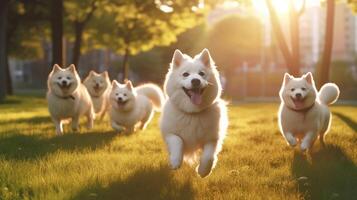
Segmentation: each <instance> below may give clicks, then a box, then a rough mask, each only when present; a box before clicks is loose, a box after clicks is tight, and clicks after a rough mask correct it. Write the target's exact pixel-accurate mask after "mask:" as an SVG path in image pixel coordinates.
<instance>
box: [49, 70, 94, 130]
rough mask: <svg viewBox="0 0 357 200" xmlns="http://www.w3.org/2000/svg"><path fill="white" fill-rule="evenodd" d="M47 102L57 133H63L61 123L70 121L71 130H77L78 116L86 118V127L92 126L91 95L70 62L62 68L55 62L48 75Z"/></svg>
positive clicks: (92, 109)
mask: <svg viewBox="0 0 357 200" xmlns="http://www.w3.org/2000/svg"><path fill="white" fill-rule="evenodd" d="M47 85H48V92H47V102H48V109H49V112H50V115H51V118H52V120H53V122H54V123H55V126H56V133H57V135H61V134H63V123H64V122H65V121H68V120H71V121H72V130H73V131H78V128H79V118H80V116H83V115H84V116H86V117H87V119H88V123H87V127H88V128H92V127H93V120H94V118H95V113H94V108H93V104H92V100H91V97H90V95H89V93H88V91H87V89H86V87H85V86H84V85H83V84H82V83H81V79H80V77H79V75H78V73H77V71H76V68H75V66H74V65H73V64H72V65H70V66H69V67H68V68H65V69H62V68H61V67H60V66H58V65H57V64H55V65H54V66H53V69H52V71H51V72H50V74H49V75H48V81H47Z"/></svg>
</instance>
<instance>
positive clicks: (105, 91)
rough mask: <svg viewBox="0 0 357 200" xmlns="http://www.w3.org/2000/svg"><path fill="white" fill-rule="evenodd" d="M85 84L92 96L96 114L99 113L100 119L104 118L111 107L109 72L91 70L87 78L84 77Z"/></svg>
mask: <svg viewBox="0 0 357 200" xmlns="http://www.w3.org/2000/svg"><path fill="white" fill-rule="evenodd" d="M83 84H84V85H85V86H86V88H87V90H88V92H89V94H90V96H91V98H92V102H93V106H94V111H95V113H96V115H99V116H100V119H103V117H104V115H105V113H106V112H107V110H108V108H109V102H108V100H109V93H110V87H111V84H110V79H109V75H108V72H107V71H105V72H103V73H100V74H98V73H96V72H95V71H90V72H89V75H88V76H87V78H85V79H84V81H83Z"/></svg>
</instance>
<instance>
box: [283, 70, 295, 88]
mask: <svg viewBox="0 0 357 200" xmlns="http://www.w3.org/2000/svg"><path fill="white" fill-rule="evenodd" d="M293 78H294V77H293V76H291V75H290V74H288V73H285V74H284V84H285V85H286V84H288V83H289V81H290V80H291V79H293Z"/></svg>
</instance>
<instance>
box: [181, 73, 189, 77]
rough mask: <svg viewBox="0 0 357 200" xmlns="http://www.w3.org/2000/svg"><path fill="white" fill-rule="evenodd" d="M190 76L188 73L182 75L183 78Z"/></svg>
mask: <svg viewBox="0 0 357 200" xmlns="http://www.w3.org/2000/svg"><path fill="white" fill-rule="evenodd" d="M189 75H190V74H189V73H187V72H185V73H183V74H182V76H183V77H187V76H189Z"/></svg>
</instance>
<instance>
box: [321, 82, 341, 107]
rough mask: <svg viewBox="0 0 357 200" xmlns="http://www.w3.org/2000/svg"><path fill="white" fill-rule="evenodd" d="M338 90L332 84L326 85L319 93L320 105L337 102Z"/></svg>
mask: <svg viewBox="0 0 357 200" xmlns="http://www.w3.org/2000/svg"><path fill="white" fill-rule="evenodd" d="M339 95H340V89H339V88H338V86H337V85H336V84H334V83H326V84H325V85H323V86H322V87H321V89H320V91H319V99H320V102H321V103H322V104H325V105H330V104H333V103H335V102H336V101H337V99H338V96H339Z"/></svg>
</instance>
